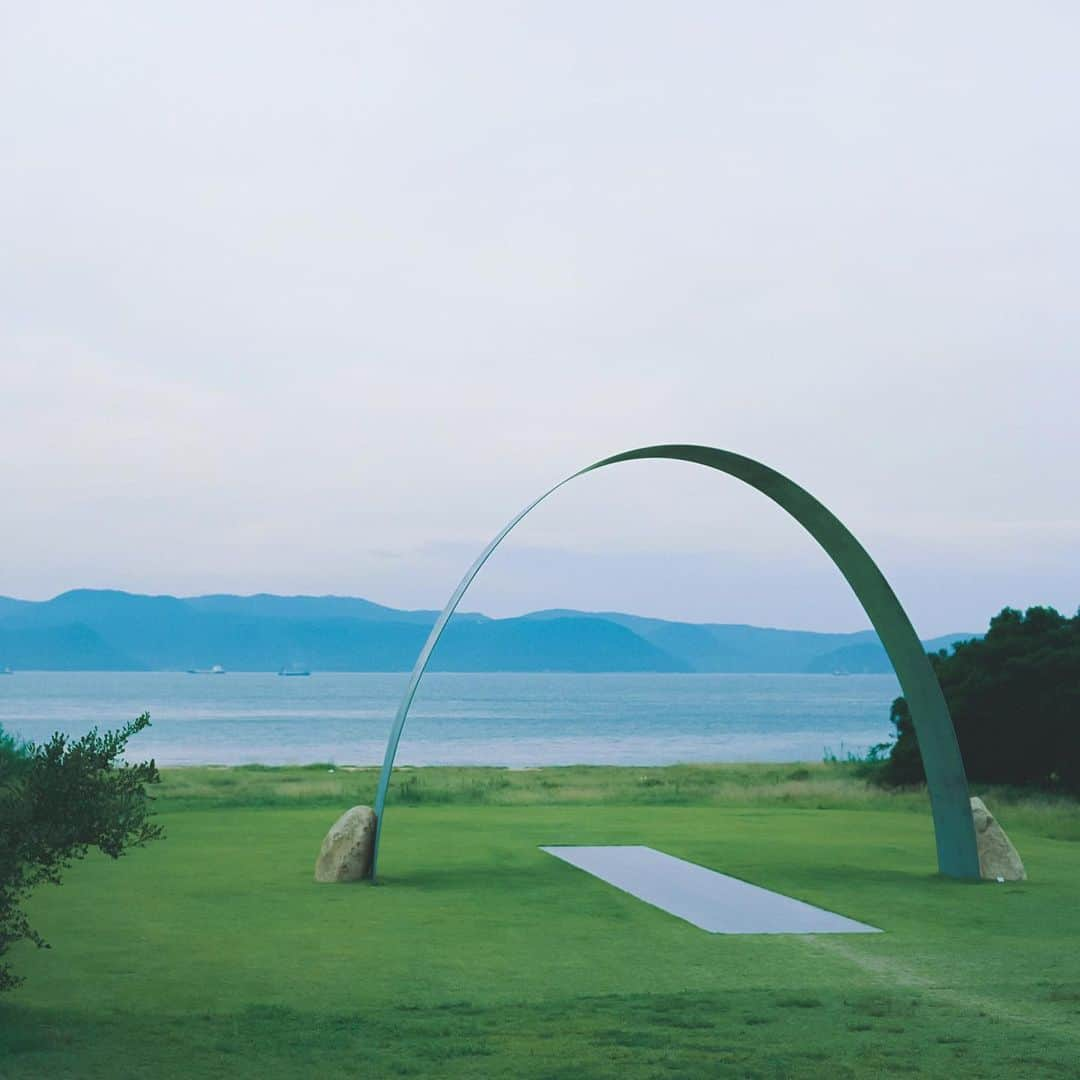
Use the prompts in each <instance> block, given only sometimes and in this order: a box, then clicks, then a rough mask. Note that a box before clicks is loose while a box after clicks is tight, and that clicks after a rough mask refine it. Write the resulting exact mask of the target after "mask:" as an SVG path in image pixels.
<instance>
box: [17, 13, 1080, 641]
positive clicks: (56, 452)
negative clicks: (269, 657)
mask: <svg viewBox="0 0 1080 1080" xmlns="http://www.w3.org/2000/svg"><path fill="white" fill-rule="evenodd" d="M1078 32H1080V8H1078V7H1077V6H1076V5H1075V4H1072V3H1065V2H1062V3H1038V2H1036V3H1030V4H1022V5H1021V4H1014V3H1009V4H1005V3H949V4H941V3H936V2H935V3H912V4H904V5H885V4H867V3H864V2H852V3H828V2H823V3H818V4H803V3H791V4H784V3H771V4H762V5H751V4H743V3H719V2H716V0H710V2H702V3H696V2H690V0H681V2H679V3H676V4H662V3H633V2H626V0H618V2H589V0H574V2H572V3H571V2H553V0H543V2H540V0H537V2H534V3H524V4H521V3H511V2H500V3H478V2H470V0H455V2H453V3H451V2H449V0H447V2H441V3H435V2H427V3H412V2H408V0H393V2H387V3H362V2H354V3H311V2H308V3H274V2H267V0H260V2H259V3H239V2H237V3H227V4H221V3H193V2H186V3H184V4H147V3H145V2H141V0H140V2H134V3H114V2H109V0H100V2H98V3H95V4H86V3H49V2H48V0H45V2H43V3H40V4H15V3H9V4H7V5H5V10H4V12H3V14H2V15H0V111H2V125H0V154H2V162H0V164H2V170H0V185H2V191H0V193H2V195H3V198H2V200H0V215H2V221H0V224H2V234H3V247H2V250H3V258H2V259H0V313H2V323H0V356H2V358H3V359H2V363H3V371H2V382H0V451H2V455H3V468H2V470H0V500H2V502H0V505H2V506H3V508H4V510H5V511H6V515H5V522H4V525H5V527H4V529H3V548H2V551H3V554H2V559H0V593H2V594H7V595H14V596H20V597H27V598H34V599H38V598H44V597H47V596H51V595H53V594H54V593H56V592H59V591H61V590H64V589H67V588H71V587H76V586H94V587H114V588H125V589H131V590H137V591H146V592H170V593H179V594H191V593H202V592H213V591H229V592H255V591H271V592H279V593H295V592H308V593H338V594H351V595H360V596H366V597H369V598H371V599H374V600H378V601H380V602H383V603H388V604H392V605H395V606H410V607H421V606H422V607H439V606H441V605H442V603H443V601H444V600H445V598H446V596H447V594H448V593H449V592H450V591H451V589H452V588H453V586H454V584H455V583H456V581H457V578H458V577H459V576H460V574H461V573H462V572H463V570H464V569H465V568H466V567H467V566H468V564H469V563H470V562H471V561H472V558H473V556H474V555H475V554H476V552H477V551H478V549H479V548H480V547H482V546H483V544H484V543H485V542H486V541H487V539H488V538H489V537H490V536H491V535H492V534H493V533H494V532H496V531H497V529H498V528H499V527H500V526H501V524H502V523H503V522H504V521H505V520H506V519H507V518H508V517H509V516H510V515H511V514H512V513H513V512H514V511H515V510H517V509H518V508H519V507H520V506H521V505H523V504H525V503H526V502H528V501H529V500H530V499H531V498H533V497H534V496H535V495H536V494H538V493H539V492H540V491H541V490H543V489H544V488H545V487H546V486H548V485H549V484H550V483H552V482H554V481H555V480H557V479H559V478H560V477H562V476H563V475H565V474H567V473H569V472H572V471H574V470H575V469H577V468H579V467H581V466H582V465H584V464H586V463H588V462H589V461H592V460H595V459H596V458H599V457H603V456H606V455H608V454H610V453H614V452H616V451H618V450H622V449H625V448H628V447H631V446H640V445H647V444H650V443H657V442H694V443H704V444H709V445H715V446H721V447H724V448H727V449H731V450H735V451H738V452H740V453H744V454H749V455H751V456H754V457H758V458H760V459H761V460H763V461H765V462H767V463H768V464H770V465H772V466H774V467H776V468H778V469H780V470H781V471H783V472H786V473H787V474H788V475H790V476H791V477H792V478H793V479H794V480H796V481H797V482H799V483H801V484H803V485H804V486H805V487H807V488H809V490H810V491H812V492H813V493H814V494H815V495H817V496H818V497H819V498H821V499H822V500H823V501H824V502H825V503H826V504H827V505H829V506H830V507H831V508H832V509H833V510H834V511H835V512H836V513H837V514H838V515H839V516H840V518H841V519H842V520H844V521H845V522H846V523H847V525H848V526H849V527H850V528H851V529H852V530H853V531H854V532H855V533H856V535H857V536H859V537H860V539H861V540H862V541H863V543H864V544H865V545H866V546H867V548H868V549H869V550H870V552H871V554H872V555H873V556H874V557H875V558H876V559H877V560H878V561H879V563H880V565H881V566H882V569H883V570H884V571H885V573H886V575H887V576H888V577H889V578H890V579H891V580H892V582H893V584H894V586H895V588H896V590H897V593H898V594H899V596H900V598H901V600H902V601H903V602H904V603H905V604H906V605H907V607H908V609H909V611H910V613H911V615H912V617H913V619H914V621H915V624H916V626H917V627H918V629H919V630H920V631H921V632H923V633H924V634H925V635H927V636H929V635H931V634H937V633H942V632H947V631H953V630H977V629H980V628H982V627H983V626H985V623H986V621H987V619H988V617H989V616H990V615H991V614H992V613H994V612H996V611H997V610H998V609H999V608H1000V607H1002V606H1003V605H1004V604H1006V603H1008V604H1012V605H1015V606H1026V605H1028V604H1033V603H1052V604H1055V605H1056V606H1058V607H1059V608H1061V609H1063V610H1065V611H1067V612H1069V613H1071V612H1073V611H1074V610H1075V609H1076V607H1077V604H1078V603H1080V558H1078V556H1080V505H1078V499H1077V479H1076V477H1077V468H1078V457H1080V454H1078V451H1080V424H1078V422H1077V417H1078V398H1080V349H1078V346H1080V320H1078V317H1077V304H1078V300H1077V298H1078V296H1080V268H1078V257H1077V251H1078V241H1080V229H1078V213H1077V191H1080V167H1078V166H1080V150H1078V147H1077V136H1076V110H1077V103H1078V101H1080V65H1078V64H1077V63H1076V44H1077V41H1078V40H1080V37H1078ZM556 606H572V607H580V608H588V609H604V608H615V609H620V610H626V611H636V612H640V613H643V614H652V615H659V616H664V617H672V618H689V619H694V620H710V621H720V622H751V623H757V624H768V625H777V626H792V627H805V628H811V629H861V628H862V627H864V626H865V625H867V623H866V619H865V617H864V616H863V615H862V613H861V611H860V610H859V608H858V606H857V604H856V603H855V601H854V600H853V599H852V598H851V597H850V595H849V594H848V592H847V588H846V586H845V585H844V583H843V581H842V580H841V579H840V578H839V577H838V575H837V574H836V573H835V571H833V570H832V568H831V566H830V564H828V562H827V560H826V559H825V557H824V556H823V555H821V554H820V552H818V551H817V550H816V548H815V547H814V544H813V542H812V541H811V540H809V538H807V537H806V536H805V535H804V534H802V533H801V531H800V530H799V528H798V527H797V526H795V525H794V524H792V523H791V522H789V521H787V520H786V519H785V518H784V516H783V514H782V512H781V511H779V510H778V509H776V508H775V507H773V506H772V505H771V504H769V503H768V502H767V501H766V500H764V499H763V498H762V497H761V496H759V495H757V494H756V493H754V492H751V491H748V490H743V489H740V487H739V485H738V484H737V482H736V481H734V480H730V479H726V478H723V477H720V476H718V475H716V474H712V473H709V472H707V471H706V470H702V469H697V468H695V467H693V466H689V465H680V464H676V463H635V464H628V465H623V466H619V467H617V468H614V469H611V470H606V471H603V472H600V473H597V474H594V475H591V476H589V477H587V478H585V479H583V480H582V481H579V482H578V483H577V485H576V486H573V485H571V486H570V487H568V488H567V489H565V490H564V491H563V492H561V493H560V494H559V495H558V496H557V497H556V498H555V499H553V500H552V501H551V502H550V503H549V504H548V505H546V506H545V507H543V508H542V509H541V510H540V511H538V512H537V513H536V514H535V515H534V517H533V518H531V519H529V520H528V521H527V522H526V523H525V524H524V525H523V526H522V527H521V529H520V531H519V532H518V533H517V534H515V536H514V537H513V538H512V539H511V540H510V541H508V542H507V544H506V545H505V550H504V551H503V552H501V553H500V554H499V555H497V556H496V558H495V559H494V560H493V562H492V563H491V565H490V567H489V568H488V570H487V571H486V572H485V574H484V575H483V576H482V577H481V578H480V579H479V580H478V582H477V585H476V587H475V590H474V592H473V593H472V594H471V595H470V598H469V599H468V600H467V601H466V603H465V607H466V608H472V609H479V610H484V611H488V612H489V613H492V614H499V615H505V614H512V613H516V612H520V611H525V610H529V609H533V608H541V607H556Z"/></svg>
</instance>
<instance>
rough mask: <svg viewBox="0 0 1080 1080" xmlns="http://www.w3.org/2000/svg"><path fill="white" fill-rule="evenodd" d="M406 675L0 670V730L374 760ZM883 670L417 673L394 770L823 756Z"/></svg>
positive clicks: (882, 714) (235, 760)
mask: <svg viewBox="0 0 1080 1080" xmlns="http://www.w3.org/2000/svg"><path fill="white" fill-rule="evenodd" d="M407 679H408V676H407V675H406V674H405V673H394V674H371V673H337V672H333V673H331V672H314V673H312V674H311V675H310V676H308V677H291V678H290V677H282V676H279V675H276V674H270V673H249V672H227V673H226V674H223V675H210V674H198V675H188V674H180V673H170V672H148V673H143V672H139V673H134V672H57V671H47V672H35V671H26V672H24V671H16V672H15V673H14V674H11V675H4V676H3V677H0V728H3V730H4V731H6V732H8V733H10V734H14V735H17V736H19V737H21V738H23V739H26V740H28V741H33V742H42V741H44V740H45V739H47V738H48V737H49V736H50V735H51V734H52V733H53V732H55V731H62V732H65V733H67V734H69V735H74V736H77V735H81V734H83V733H84V732H86V731H88V730H89V729H90V728H92V727H97V728H98V729H100V730H106V729H109V728H115V727H117V726H118V725H120V724H122V723H124V722H125V721H128V720H132V719H134V718H135V717H136V716H138V715H139V714H140V713H143V712H149V713H150V716H151V720H152V724H151V726H150V727H149V728H147V729H146V730H145V731H143V732H142V733H140V734H139V735H137V736H136V737H135V738H134V739H132V741H131V743H130V744H129V747H128V754H127V757H128V758H129V759H130V760H143V759H146V758H154V759H155V760H156V761H157V763H158V764H159V765H212V764H216V765H239V764H247V763H251V764H263V765H286V764H314V763H319V762H325V763H328V764H334V765H375V764H379V763H381V761H382V757H383V752H384V750H385V746H386V738H387V734H388V732H389V729H390V724H391V722H392V720H393V717H394V713H395V711H396V709H397V705H398V701H399V699H400V697H401V695H402V693H403V692H404V689H405V685H406V681H407ZM899 693H900V688H899V686H898V684H897V681H896V679H895V677H894V676H892V675H845V676H836V675H656V674H611V675H594V674H562V673H550V674H507V673H499V674H459V673H443V672H432V673H429V674H428V675H426V676H425V677H424V681H423V682H422V683H421V686H420V691H419V693H418V695H417V698H416V701H415V702H414V704H413V708H412V711H411V713H410V716H409V720H408V723H407V724H406V728H405V735H404V737H403V739H402V742H401V747H400V751H399V753H398V759H397V760H398V763H399V764H402V765H499V766H507V767H510V768H530V767H536V766H541V765H578V764H581V765H585V764H588V765H665V764H674V763H678V762H721V761H821V760H822V759H823V758H824V757H825V756H827V755H835V756H837V757H840V758H846V757H847V756H848V755H849V754H854V755H857V756H858V755H862V754H864V753H865V752H866V750H867V749H868V748H869V747H870V746H871V745H873V744H875V743H881V742H884V741H886V740H887V739H888V738H889V737H890V735H891V726H890V724H889V705H890V703H891V701H892V700H893V698H895V697H896V696H897V695H898V694H899Z"/></svg>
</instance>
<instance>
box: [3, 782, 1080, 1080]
mask: <svg viewBox="0 0 1080 1080" xmlns="http://www.w3.org/2000/svg"><path fill="white" fill-rule="evenodd" d="M331 769H333V771H330V770H331ZM374 778H375V774H374V770H343V769H341V768H340V767H335V766H330V765H323V766H312V767H308V768H296V769H267V768H245V769H203V768H200V769H170V770H164V771H163V774H162V782H161V784H160V786H159V788H158V789H157V790H158V791H159V793H160V799H159V800H158V802H157V805H158V807H159V808H160V811H161V815H160V819H159V820H160V821H161V822H162V823H163V824H164V825H165V826H166V828H167V830H168V835H169V840H168V843H166V844H161V845H157V844H153V845H150V846H149V847H148V848H146V849H145V850H144V851H140V852H139V853H138V855H137V856H136V857H132V858H130V859H123V860H121V861H120V863H119V864H116V865H114V864H112V863H111V860H108V859H106V858H104V857H101V856H98V855H97V854H95V853H93V852H92V853H91V854H90V855H89V856H88V858H87V859H85V860H84V861H83V862H81V863H80V864H79V865H77V866H75V867H73V868H72V870H71V871H70V874H69V875H68V877H69V880H68V881H67V882H66V883H65V885H64V886H63V887H62V888H60V889H52V888H45V889H41V890H38V891H37V892H36V893H35V895H34V896H33V897H32V899H31V903H30V907H29V913H30V915H31V916H32V917H33V920H34V922H35V925H37V926H39V927H40V929H41V930H42V932H43V933H44V934H45V935H46V936H48V937H49V939H50V940H51V941H52V943H53V944H54V946H55V948H54V949H52V950H48V951H45V950H36V949H33V948H32V947H31V946H29V945H28V943H25V942H24V943H20V944H19V945H16V946H15V949H14V952H15V959H16V960H17V962H18V965H19V967H20V970H22V971H23V972H24V973H25V974H26V975H27V979H26V982H25V983H24V985H22V986H21V987H19V988H18V989H17V990H16V991H15V992H14V993H12V994H8V995H5V997H4V998H3V999H2V1000H0V1075H3V1076H4V1077H5V1080H27V1078H30V1077H33V1078H35V1080H36V1078H40V1077H44V1076H78V1077H86V1078H97V1077H101V1078H105V1077H109V1078H111V1077H114V1076H116V1075H118V1063H122V1065H123V1068H124V1069H126V1070H127V1072H128V1074H129V1075H166V1076H171V1075H183V1076H185V1077H217V1076H222V1075H229V1076H234V1077H241V1078H243V1077H252V1078H254V1077H258V1078H260V1080H273V1078H276V1077H294V1076H304V1075H319V1074H322V1073H332V1072H337V1073H342V1074H346V1075H349V1074H352V1073H362V1074H364V1075H370V1076H416V1077H429V1076H440V1077H462V1078H473V1077H527V1078H541V1077H543V1078H560V1077H561V1078H566V1080H570V1078H573V1080H579V1078H586V1080H589V1078H594V1080H600V1078H607V1077H619V1078H631V1080H632V1078H636V1077H642V1078H645V1077H650V1078H651V1077H655V1076H672V1077H725V1076H730V1077H747V1076H755V1077H781V1076H782V1077H796V1078H798V1077H818V1076H821V1075H823V1074H825V1073H827V1074H828V1075H829V1076H834V1077H840V1078H847V1077H878V1076H883V1075H890V1074H904V1073H907V1074H909V1075H918V1076H929V1077H950V1078H951V1077H953V1076H956V1075H977V1076H981V1077H990V1078H997V1077H1001V1078H1005V1077H1009V1078H1011V1077H1015V1076H1024V1077H1062V1076H1067V1075H1071V1073H1072V1071H1073V1070H1074V1066H1075V1062H1076V1061H1077V1060H1078V1058H1080V1035H1078V1033H1077V1027H1076V1016H1077V1010H1078V1009H1080V958H1078V957H1077V955H1076V953H1075V950H1070V949H1063V948H1062V946H1061V943H1062V941H1067V940H1071V938H1072V936H1073V935H1074V927H1073V925H1072V924H1073V912H1074V904H1073V897H1074V896H1075V894H1076V892H1077V890H1078V889H1080V842H1078V841H1080V833H1078V832H1077V831H1076V830H1075V828H1074V826H1075V822H1076V810H1075V804H1073V803H1071V802H1069V801H1068V800H1064V799H1058V798H1055V797H1053V796H1050V795H1046V794H1041V795H1023V794H1021V793H1017V792H1012V793H1011V794H1010V793H1008V792H1006V791H1005V790H1004V789H1002V790H1000V791H996V792H994V793H990V792H987V791H982V790H980V794H983V795H984V797H986V798H987V801H988V802H989V803H990V805H991V807H992V808H993V810H994V811H995V813H996V814H997V815H998V817H999V819H1000V820H1001V821H1002V823H1003V824H1004V825H1005V827H1006V828H1007V829H1008V831H1009V834H1010V836H1011V837H1012V838H1013V840H1014V841H1015V842H1016V844H1017V846H1018V847H1019V849H1020V850H1021V852H1022V854H1023V856H1024V860H1025V863H1026V865H1027V867H1028V871H1029V874H1030V880H1029V881H1027V882H1024V883H1016V884H1012V883H1010V884H1006V885H995V884H984V885H972V884H969V883H962V882H955V881H949V880H946V879H942V878H940V877H939V876H937V875H936V874H935V873H934V841H933V832H932V828H931V823H930V816H929V812H928V807H927V804H926V797H925V793H923V792H921V791H918V790H914V789H913V790H903V791H898V792H891V791H887V790H882V789H880V788H877V787H875V786H874V785H873V784H870V783H868V782H867V779H866V777H865V775H863V773H862V771H861V767H860V766H858V765H851V764H846V763H837V764H818V765H807V766H797V765H787V766H782V765H777V766H742V765H730V766H694V767H691V766H680V767H672V768H659V769H653V768H650V769H641V768H639V769H628V768H627V769H609V768H589V769H585V768H571V769H538V770H524V771H510V770H504V769H402V770H400V771H399V772H398V773H397V774H396V775H395V789H394V792H393V793H392V796H391V804H390V812H389V814H388V816H387V819H386V824H385V831H384V836H383V838H384V849H383V855H382V860H381V862H380V871H381V875H380V876H381V878H382V884H380V885H378V886H376V887H371V886H368V885H365V884H358V885H340V886H338V885H316V884H314V883H313V881H312V870H313V865H314V860H315V855H316V853H317V851H318V848H319V843H320V841H321V839H322V837H323V835H324V833H325V831H326V829H327V828H328V827H329V825H330V823H331V822H332V821H333V820H334V819H335V818H336V817H337V815H338V814H339V813H340V811H341V810H342V809H343V808H344V807H345V806H347V805H349V804H350V803H351V802H352V801H353V800H357V801H360V800H363V801H370V796H371V792H372V790H373V786H374ZM1007 795H1008V796H1009V798H1006V796H1007ZM1010 800H1011V801H1010ZM551 843H562V844H575V843H580V844H588V843H604V844H612V843H616V844H617V843H630V844H647V845H649V846H652V847H655V848H658V849H660V850H663V851H667V852H670V853H671V854H674V855H677V856H679V857H682V858H685V859H689V860H691V861H694V862H698V863H701V864H703V865H707V866H711V867H714V868H715V869H718V870H721V871H723V872H726V873H731V874H734V875H736V876H738V877H740V878H744V879H745V880H748V881H752V882H754V883H757V884H760V885H763V886H765V887H767V888H770V889H775V890H777V891H779V892H783V893H786V894H788V895H792V896H796V897H799V898H801V899H804V900H807V901H809V902H811V903H815V904H818V905H820V906H822V907H825V908H828V909H830V910H835V911H838V912H840V913H842V914H845V915H848V916H850V917H852V918H856V919H859V920H861V921H864V922H868V923H870V924H871V925H874V926H877V927H880V928H881V929H883V930H884V931H885V933H883V934H875V935H866V936H862V935H853V936H849V937H831V936H811V937H801V936H785V935H781V936H764V937H761V936H751V937H737V936H736V937H728V936H723V935H710V934H706V933H704V932H703V931H700V930H698V929H696V928H695V927H693V926H690V925H689V924H687V923H683V922H681V921H680V920H678V919H676V918H673V917H672V916H670V915H667V914H665V913H664V912H662V911H659V910H657V909H655V908H652V907H649V906H648V905H646V904H644V903H642V902H640V901H638V900H636V899H634V898H633V897H631V896H628V895H626V894H624V893H621V892H619V891H617V890H615V889H613V888H611V887H610V886H608V885H606V884H604V883H603V882H601V881H598V880H596V879H594V878H591V877H589V876H588V875H585V874H583V873H581V872H580V871H577V870H575V869H573V868H572V867H569V866H566V865H565V864H562V863H559V862H558V861H557V860H554V859H552V858H551V857H550V856H547V855H545V854H544V853H543V852H541V851H540V850H539V845H541V844H551ZM122 1071H123V1070H121V1072H122Z"/></svg>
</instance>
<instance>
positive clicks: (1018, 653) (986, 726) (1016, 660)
mask: <svg viewBox="0 0 1080 1080" xmlns="http://www.w3.org/2000/svg"><path fill="white" fill-rule="evenodd" d="M930 659H931V662H932V663H933V665H934V669H935V671H936V672H937V676H938V680H939V681H940V683H941V688H942V690H943V691H944V693H945V699H946V701H947V702H948V705H949V711H950V712H951V713H952V718H953V723H954V725H955V726H956V735H957V739H958V740H959V743H960V752H961V754H962V755H963V758H964V767H965V768H966V770H967V774H968V777H969V778H970V779H972V780H976V781H978V782H980V783H992V784H1018V785H1023V786H1028V787H1041V788H1050V789H1052V788H1060V789H1063V790H1066V791H1070V792H1080V613H1078V614H1077V615H1076V616H1075V617H1074V618H1072V619H1069V618H1067V617H1065V616H1064V615H1061V614H1059V613H1058V612H1057V611H1055V610H1054V609H1053V608H1050V607H1032V608H1028V610H1027V611H1026V612H1024V613H1021V612H1019V611H1016V610H1014V609H1012V608H1005V609H1004V610H1003V611H1002V612H1001V613H1000V614H999V615H996V616H995V617H994V618H993V619H992V620H991V621H990V629H989V631H988V632H987V634H986V636H985V637H983V638H981V639H978V640H975V641H966V642H961V643H958V644H956V645H954V646H953V652H952V654H951V655H949V654H948V653H946V652H944V651H942V652H940V653H935V654H931V657H930ZM891 719H892V721H893V723H894V725H895V726H896V732H897V739H896V743H895V745H894V747H893V749H892V752H891V754H890V756H889V760H888V761H887V762H886V765H885V768H884V769H883V770H882V774H881V775H882V779H883V780H884V781H885V782H886V783H890V784H913V783H920V782H922V781H923V780H924V779H925V774H924V773H923V766H922V757H921V755H920V754H919V749H918V743H917V740H916V738H915V729H914V725H913V724H912V722H911V714H910V711H909V710H908V705H907V702H906V701H905V700H904V699H903V698H897V700H896V701H894V702H893V706H892V712H891Z"/></svg>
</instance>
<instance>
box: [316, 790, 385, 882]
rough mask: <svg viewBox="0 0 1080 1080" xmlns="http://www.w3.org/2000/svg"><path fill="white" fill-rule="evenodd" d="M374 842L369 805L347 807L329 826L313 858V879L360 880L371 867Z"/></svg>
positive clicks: (371, 814)
mask: <svg viewBox="0 0 1080 1080" xmlns="http://www.w3.org/2000/svg"><path fill="white" fill-rule="evenodd" d="M374 846H375V811H374V810H372V809H371V807H370V806H354V807H353V808H352V809H351V810H346V811H345V813H344V814H342V815H341V817H339V818H338V819H337V821H335V822H334V824H333V825H331V826H330V831H329V832H328V833H327V834H326V839H325V840H323V842H322V847H321V848H319V857H318V859H316V860H315V880H316V881H362V880H363V879H364V878H366V877H367V876H368V873H369V871H370V870H371V853H372V850H373V848H374Z"/></svg>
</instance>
